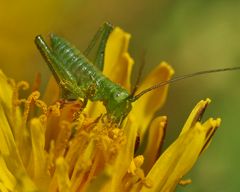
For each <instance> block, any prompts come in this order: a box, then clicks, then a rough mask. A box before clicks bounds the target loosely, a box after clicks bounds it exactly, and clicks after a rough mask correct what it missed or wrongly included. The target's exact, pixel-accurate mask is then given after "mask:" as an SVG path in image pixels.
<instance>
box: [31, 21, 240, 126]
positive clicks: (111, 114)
mask: <svg viewBox="0 0 240 192" xmlns="http://www.w3.org/2000/svg"><path fill="white" fill-rule="evenodd" d="M112 30H113V26H112V25H111V24H109V23H104V24H103V25H102V27H100V29H99V30H98V31H97V33H96V35H95V36H94V38H93V40H92V41H91V43H90V44H89V46H88V48H87V49H86V50H85V51H84V52H83V53H82V52H80V51H79V50H78V49H77V48H76V47H74V46H73V45H72V44H71V43H69V42H68V41H66V40H65V39H63V38H62V37H59V36H57V35H55V34H51V36H50V42H51V46H50V47H49V46H48V45H47V43H46V42H45V41H44V39H43V37H42V36H40V35H38V36H36V38H35V43H36V45H37V48H38V49H39V51H40V53H41V54H42V56H43V58H44V59H45V60H46V62H47V64H48V66H49V68H50V70H51V72H52V73H53V76H54V78H55V79H56V81H57V83H58V85H59V87H60V89H61V91H62V97H63V98H64V99H66V100H72V99H79V98H83V99H84V101H87V100H91V101H102V102H103V105H104V106H105V107H106V111H107V117H108V118H109V119H110V120H111V121H112V122H116V123H121V122H122V121H123V120H124V118H125V117H126V116H127V115H128V113H129V112H130V111H131V109H132V103H133V102H134V101H136V100H138V99H139V98H140V97H141V96H143V95H144V94H146V93H148V92H150V91H152V90H154V89H157V88H159V87H162V86H165V85H167V84H169V83H173V82H176V81H179V80H182V79H186V78H189V77H194V76H198V75H203V74H206V73H215V72H222V71H230V70H238V69H240V67H232V68H222V69H214V70H206V71H200V72H196V73H192V74H187V75H183V76H179V77H175V78H173V79H171V80H168V81H163V82H159V83H158V84H155V85H153V86H151V87H149V88H147V89H145V90H143V91H142V92H140V93H139V94H137V95H134V94H130V93H128V91H127V90H126V89H125V88H123V87H121V86H120V85H118V84H116V83H114V82H112V81H111V80H110V79H109V78H107V77H106V76H104V75H103V74H102V70H103V65H104V55H105V47H106V42H107V40H108V37H109V35H110V33H111V31H112ZM97 42H98V43H97ZM94 50H95V52H96V53H95V52H94ZM85 103H86V102H85Z"/></svg>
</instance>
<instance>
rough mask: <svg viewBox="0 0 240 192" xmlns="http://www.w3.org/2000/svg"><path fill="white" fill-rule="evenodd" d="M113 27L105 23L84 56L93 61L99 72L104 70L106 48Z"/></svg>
mask: <svg viewBox="0 0 240 192" xmlns="http://www.w3.org/2000/svg"><path fill="white" fill-rule="evenodd" d="M112 30H113V26H112V25H111V24H110V23H108V22H105V23H104V24H103V25H102V26H101V27H100V28H99V29H98V31H97V33H96V34H95V35H94V37H93V39H92V40H91V42H90V44H89V45H88V47H87V49H86V50H85V51H84V52H83V53H84V55H85V56H86V57H87V58H88V59H89V60H90V61H92V62H93V63H94V64H95V65H96V67H97V68H98V69H99V70H101V71H102V70H103V66H104V55H105V47H106V43H107V40H108V37H109V35H110V33H111V32H112Z"/></svg>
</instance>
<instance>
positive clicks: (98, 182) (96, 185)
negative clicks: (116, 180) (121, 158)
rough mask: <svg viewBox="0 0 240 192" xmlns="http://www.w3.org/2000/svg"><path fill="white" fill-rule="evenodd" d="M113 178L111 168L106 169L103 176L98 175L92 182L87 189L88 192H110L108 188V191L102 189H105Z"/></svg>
mask: <svg viewBox="0 0 240 192" xmlns="http://www.w3.org/2000/svg"><path fill="white" fill-rule="evenodd" d="M111 176H112V173H111V172H110V170H109V168H108V167H106V168H105V169H104V171H103V172H102V173H101V174H99V175H97V177H96V178H94V179H93V181H91V183H90V184H89V186H88V187H87V189H86V192H99V191H108V190H109V189H108V188H106V190H102V189H103V188H104V185H105V184H106V183H107V182H108V181H109V180H110V179H111Z"/></svg>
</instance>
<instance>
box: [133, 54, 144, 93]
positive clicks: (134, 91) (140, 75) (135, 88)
mask: <svg viewBox="0 0 240 192" xmlns="http://www.w3.org/2000/svg"><path fill="white" fill-rule="evenodd" d="M145 58H146V51H145V50H144V51H143V53H142V58H141V65H140V68H139V71H138V76H137V80H136V82H135V85H134V88H133V90H132V93H131V96H132V97H133V96H134V95H135V93H136V91H137V89H138V87H139V84H140V81H141V78H142V72H143V69H144V67H145V65H146V59H145Z"/></svg>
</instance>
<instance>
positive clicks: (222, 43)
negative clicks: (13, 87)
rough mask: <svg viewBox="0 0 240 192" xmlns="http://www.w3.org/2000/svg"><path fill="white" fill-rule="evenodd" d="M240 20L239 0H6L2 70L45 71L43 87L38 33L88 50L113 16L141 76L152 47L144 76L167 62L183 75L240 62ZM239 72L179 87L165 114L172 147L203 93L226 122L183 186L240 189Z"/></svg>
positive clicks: (0, 18) (18, 75)
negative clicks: (126, 36) (125, 36)
mask: <svg viewBox="0 0 240 192" xmlns="http://www.w3.org/2000/svg"><path fill="white" fill-rule="evenodd" d="M239 19H240V1H237V0H208V1H207V0H195V1H193V0H191V1H190V0H185V1H180V0H152V1H147V0H145V1H141V0H139V1H136V0H128V1H126V0H122V1H116V0H115V1H114V0H112V1H110V0H102V1H96V0H88V1H87V0H82V1H81V0H78V1H77V0H68V1H63V0H52V1H48V0H41V1H40V0H37V1H23V0H18V1H17V0H12V1H3V0H0V68H2V70H3V71H4V72H5V73H6V74H7V75H8V76H10V77H13V78H15V79H17V80H22V79H24V80H28V81H30V82H33V80H34V78H35V75H36V73H37V72H40V73H41V74H42V87H41V89H42V90H43V89H44V86H45V85H46V82H47V80H48V78H49V76H50V72H49V70H48V68H47V66H46V64H45V63H44V61H43V60H42V59H41V57H40V55H39V53H38V51H37V50H36V48H35V45H34V43H33V39H34V37H35V36H36V35H37V34H43V35H47V34H49V32H56V33H58V34H60V35H63V36H64V37H66V38H67V39H69V40H70V41H71V42H74V44H75V45H76V46H77V47H79V48H80V49H84V48H85V47H86V46H87V44H88V42H89V40H90V39H91V37H92V35H93V34H94V33H95V31H96V30H97V28H98V27H99V26H100V25H101V24H102V23H103V22H104V21H106V20H107V21H110V22H111V23H113V24H114V25H117V26H120V27H122V28H123V29H124V30H125V31H128V32H129V33H131V34H132V40H131V43H130V53H131V55H132V56H133V57H134V59H135V61H136V65H135V68H134V70H135V74H136V71H137V69H138V67H139V65H138V64H139V63H140V58H141V53H142V52H143V51H144V50H146V52H147V56H146V63H147V65H146V67H145V71H144V75H146V74H147V73H148V72H149V71H150V70H151V69H152V68H153V67H154V66H156V65H157V64H158V63H159V62H160V61H163V60H164V61H167V62H168V63H170V64H171V65H172V66H173V67H174V69H175V71H176V74H177V75H181V74H187V73H191V72H196V71H200V70H206V69H213V68H221V67H231V66H239V65H240V35H239V34H240V22H239ZM239 74H240V72H239V71H235V72H226V73H221V74H211V75H206V76H204V77H196V78H193V79H189V80H184V81H182V82H178V83H176V84H173V85H171V87H170V90H169V97H168V100H167V102H166V105H165V106H164V108H163V109H162V110H161V111H160V112H159V113H160V114H163V115H167V116H168V118H169V126H168V129H167V131H168V132H167V139H166V142H165V145H166V146H167V145H169V143H170V142H172V141H173V140H174V138H176V136H177V134H178V133H179V131H180V129H181V127H182V126H183V124H184V122H185V120H186V118H187V116H188V114H189V113H190V112H191V110H192V108H193V107H194V105H195V104H196V103H197V102H198V101H199V100H201V99H205V98H207V97H209V98H211V99H212V104H211V105H210V106H209V108H208V109H207V111H206V113H205V117H206V118H207V117H212V116H213V117H221V118H222V120H223V121H222V125H221V127H220V128H219V130H218V131H217V132H216V135H215V136H214V139H213V141H212V143H211V145H210V147H209V149H208V150H207V151H206V152H205V153H204V154H203V155H202V156H201V157H200V159H199V161H198V162H197V164H196V165H195V166H194V168H193V170H192V171H191V173H190V174H189V175H188V176H189V177H191V178H192V180H193V184H191V185H189V186H187V187H179V188H178V191H187V192H192V191H194V192H198V191H199V192H200V191H205V192H208V191H209V192H212V191H218V192H221V191H228V192H232V191H239V189H240V186H239V179H238V173H239V171H240V165H239V162H240V161H239V160H240V155H239V152H238V149H239V147H240V139H239V137H240V130H239V128H240V127H239V125H238V122H237V119H238V118H240V102H239V98H240V88H239V86H238V85H239V82H240V75H239ZM134 77H136V75H134Z"/></svg>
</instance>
